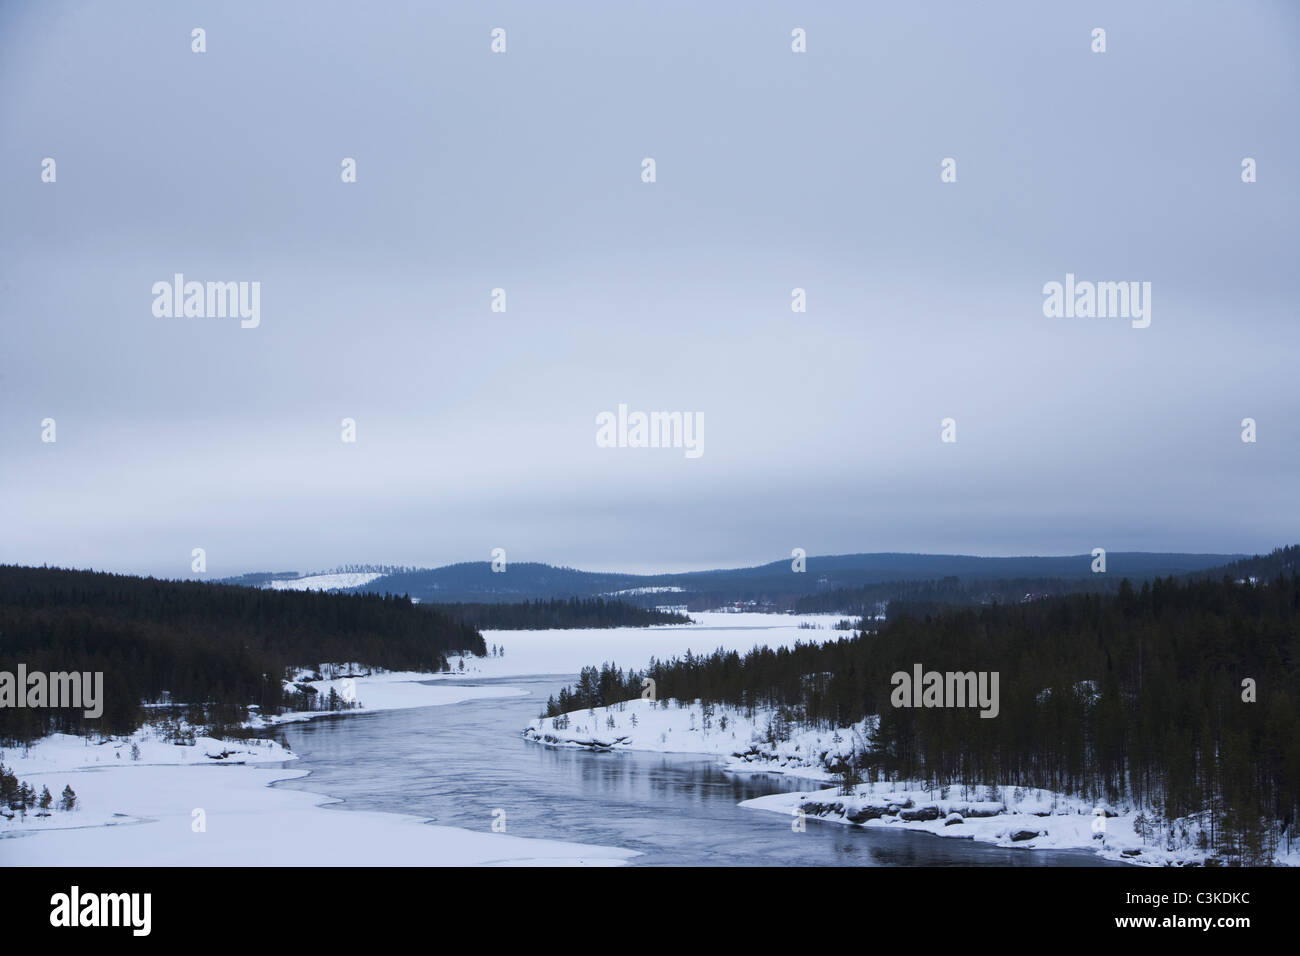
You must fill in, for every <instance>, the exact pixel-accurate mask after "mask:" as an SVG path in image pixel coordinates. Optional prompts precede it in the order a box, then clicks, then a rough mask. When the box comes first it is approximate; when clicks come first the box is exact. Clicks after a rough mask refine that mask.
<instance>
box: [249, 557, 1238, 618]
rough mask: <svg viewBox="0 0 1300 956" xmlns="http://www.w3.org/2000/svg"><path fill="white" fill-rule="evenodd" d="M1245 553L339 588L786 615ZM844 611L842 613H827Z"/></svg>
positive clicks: (886, 561) (510, 577)
mask: <svg viewBox="0 0 1300 956" xmlns="http://www.w3.org/2000/svg"><path fill="white" fill-rule="evenodd" d="M1245 557H1246V556H1245V555H1240V554H1179V553H1169V554H1166V553H1153V552H1140V551H1114V552H1110V553H1109V554H1107V556H1106V574H1105V576H1104V577H1103V576H1102V575H1094V574H1093V573H1092V570H1091V569H1092V560H1093V559H1092V556H1091V555H1090V554H1076V555H1066V556H1059V557H1031V556H1026V557H1012V558H982V557H975V556H971V555H942V554H938V555H936V554H905V553H889V552H886V553H876V554H843V555H827V556H820V557H819V556H813V557H809V558H808V559H807V561H806V570H805V571H804V572H803V573H794V572H793V571H792V570H791V560H790V559H789V558H783V559H781V560H779V561H773V562H770V563H768V564H763V565H759V566H757V567H751V568H735V569H719V570H715V571H691V572H684V573H680V574H654V575H637V574H621V573H616V572H595V571H580V570H577V569H575V568H564V567H554V566H552V565H549V564H539V563H535V562H528V563H519V564H508V565H507V566H506V570H505V571H504V572H494V571H493V570H492V567H491V564H490V563H489V562H487V561H471V562H463V563H460V564H452V565H447V566H446V567H441V568H430V569H423V570H411V569H404V570H400V571H395V572H393V573H388V574H383V575H380V576H377V577H375V578H374V579H373V580H371V581H367V582H366V583H364V584H359V585H358V586H356V587H343V588H339V590H348V591H355V592H374V593H381V594H382V593H390V594H408V595H410V596H411V597H412V598H413V599H415V600H418V601H420V602H423V603H502V602H507V603H517V602H520V601H535V600H539V599H546V600H549V599H552V598H564V599H568V598H593V597H606V598H608V597H615V598H617V599H618V600H621V601H626V602H628V603H630V604H636V605H639V606H642V607H654V606H658V605H665V604H671V605H685V606H687V607H688V608H689V609H691V610H704V609H706V608H710V607H720V606H723V605H733V604H737V603H740V604H748V605H752V606H754V607H756V608H763V609H769V610H787V609H794V608H795V607H796V606H798V605H799V602H800V601H801V600H802V599H806V598H810V597H813V596H817V595H828V594H830V593H832V592H835V591H837V590H851V589H863V588H867V587H869V586H874V588H875V590H876V591H877V592H879V593H873V594H872V595H870V600H872V601H875V600H887V599H889V597H890V596H892V594H893V592H894V591H895V590H896V589H895V588H892V587H889V585H890V584H891V583H893V582H941V581H943V579H945V578H955V579H957V580H958V581H959V582H968V583H969V585H970V586H969V587H967V586H963V587H962V588H960V589H958V590H962V591H966V590H969V591H973V592H974V593H977V594H983V593H992V592H995V591H996V592H998V593H1006V594H1009V593H1011V592H1013V591H1015V590H1016V589H1018V588H1020V587H1021V584H1022V583H1023V584H1024V585H1025V586H1026V590H1028V591H1042V592H1045V593H1064V592H1068V591H1074V590H1107V589H1108V587H1107V586H1105V585H1103V583H1102V582H1104V581H1111V580H1113V581H1114V582H1116V583H1118V581H1119V580H1120V579H1121V578H1125V577H1128V578H1131V579H1133V580H1135V581H1139V580H1149V579H1151V578H1155V577H1169V576H1179V575H1184V574H1188V573H1191V572H1197V571H1205V570H1207V569H1210V568H1222V567H1224V566H1227V565H1229V564H1231V563H1233V562H1237V561H1240V560H1241V559H1243V558H1245ZM247 577H249V576H247V575H246V576H245V578H247ZM269 577H270V576H268V583H269ZM276 577H281V576H280V575H277V576H276ZM999 581H1008V582H1016V583H1015V584H1014V585H1012V586H1011V589H1010V591H1006V590H1005V589H1001V588H998V587H993V586H990V584H989V582H999ZM1048 582H1070V583H1067V584H1064V585H1062V584H1059V583H1048ZM304 583H305V582H304ZM272 586H279V587H284V586H286V583H285V582H282V581H277V582H276V584H274V585H272ZM947 590H951V588H948V589H947ZM861 597H862V599H864V600H865V599H867V597H868V595H867V594H865V593H864V594H863V595H862V596H861ZM813 603H816V602H813ZM843 609H848V608H847V607H846V608H835V610H843Z"/></svg>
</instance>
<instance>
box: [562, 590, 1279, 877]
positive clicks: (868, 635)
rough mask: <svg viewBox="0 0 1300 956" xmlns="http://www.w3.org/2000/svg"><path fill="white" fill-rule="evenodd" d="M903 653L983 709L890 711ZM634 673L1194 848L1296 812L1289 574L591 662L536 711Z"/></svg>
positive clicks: (1259, 846) (883, 766)
mask: <svg viewBox="0 0 1300 956" xmlns="http://www.w3.org/2000/svg"><path fill="white" fill-rule="evenodd" d="M917 663H919V664H921V665H922V666H923V667H924V668H925V670H927V671H930V670H934V671H940V672H949V671H957V672H969V671H977V672H979V671H983V672H997V673H998V674H999V677H1000V698H1001V700H1000V710H999V713H998V716H997V717H996V718H994V719H986V718H982V717H980V715H979V712H978V710H976V709H973V708H971V709H962V708H953V707H934V708H901V707H899V708H896V707H894V706H892V704H891V699H890V695H891V692H892V691H893V689H894V685H893V684H892V683H891V676H892V675H893V674H894V673H895V672H898V671H904V672H910V671H911V669H912V667H913V665H914V664H917ZM646 677H649V678H652V679H653V680H654V681H655V684H656V689H657V694H658V696H659V697H660V698H677V699H679V700H688V701H689V700H696V699H700V700H703V701H706V702H713V703H721V704H726V705H730V706H733V707H739V708H746V709H750V710H752V709H769V708H770V709H773V710H774V711H775V713H776V717H777V719H776V720H774V724H775V725H776V726H777V727H778V728H779V729H778V730H777V731H776V735H777V737H778V738H779V737H780V736H781V735H782V734H783V733H784V734H787V735H788V730H789V729H793V728H798V727H804V726H816V727H819V728H828V727H832V726H834V727H846V726H848V725H850V724H852V723H855V722H857V721H860V720H862V719H863V718H864V717H866V716H868V715H873V714H879V715H880V720H879V726H878V728H877V731H876V733H875V734H874V737H873V739H872V740H871V741H870V745H869V747H868V748H867V750H866V751H865V752H863V753H861V754H859V755H857V757H856V758H855V759H856V760H857V761H858V763H859V767H858V769H860V770H861V771H862V772H863V773H865V774H867V775H875V776H876V777H877V778H879V779H915V780H923V781H927V782H929V783H931V784H933V785H936V786H942V785H946V784H954V783H963V782H964V783H969V784H974V785H993V786H998V785H1003V786H1023V787H1042V788H1045V789H1049V790H1054V791H1059V792H1064V793H1070V794H1075V795H1079V796H1083V797H1086V798H1089V799H1096V800H1102V799H1105V800H1110V801H1117V800H1120V799H1130V800H1133V801H1135V802H1136V803H1137V804H1139V805H1141V806H1144V807H1148V808H1151V812H1152V814H1153V818H1155V819H1159V818H1160V817H1163V821H1164V825H1165V826H1169V825H1170V824H1172V823H1173V822H1174V821H1177V820H1179V818H1184V817H1187V816H1189V815H1193V814H1198V813H1202V814H1205V815H1206V820H1205V822H1206V831H1207V839H1208V841H1209V847H1208V849H1209V850H1210V851H1215V850H1217V849H1220V848H1221V847H1222V846H1231V847H1236V849H1237V852H1238V857H1239V858H1243V859H1246V858H1267V857H1268V854H1269V853H1270V852H1271V848H1272V847H1275V846H1276V844H1277V841H1279V840H1281V839H1287V838H1289V830H1290V828H1291V827H1292V826H1293V825H1294V822H1295V820H1296V811H1297V809H1298V806H1300V706H1298V705H1300V575H1297V574H1295V573H1291V574H1287V575H1279V576H1278V577H1276V578H1274V579H1272V580H1269V581H1261V582H1259V583H1257V584H1254V585H1252V584H1250V583H1248V582H1242V583H1238V582H1237V581H1236V580H1234V579H1233V578H1231V577H1226V578H1223V579H1221V580H1217V581H1216V580H1198V579H1188V580H1177V579H1173V578H1166V579H1161V578H1157V579H1156V580H1154V581H1152V582H1149V583H1145V584H1143V585H1142V587H1141V588H1140V589H1135V588H1134V587H1133V586H1132V585H1131V584H1130V583H1129V582H1128V581H1127V580H1125V581H1123V582H1121V584H1120V585H1119V588H1118V591H1117V593H1116V594H1114V595H1097V594H1075V595H1067V596H1062V597H1050V598H1045V599H1042V600H1036V601H1031V602H1027V603H1023V604H1014V605H993V606H988V607H979V608H953V609H949V610H944V611H942V612H940V613H937V614H928V615H923V616H914V615H904V616H901V617H899V618H897V619H891V620H889V621H886V622H883V623H882V624H881V625H880V626H879V627H878V628H877V629H876V630H875V631H874V632H864V633H859V634H858V635H856V636H854V637H852V638H844V639H841V640H838V641H834V642H830V643H827V644H824V645H820V646H818V645H813V644H797V645H796V646H794V647H793V648H780V649H776V650H772V649H769V648H760V649H755V650H753V651H751V652H749V653H748V654H745V655H744V656H741V655H739V654H738V653H736V652H734V651H733V652H723V651H718V652H715V653H714V654H712V655H708V656H698V657H697V656H694V655H691V654H689V653H688V655H687V656H686V657H685V658H684V659H677V658H674V659H673V660H670V661H651V663H650V665H649V667H648V668H646V669H645V670H643V671H639V672H638V671H632V672H630V673H625V672H623V671H622V670H621V669H619V668H617V667H615V666H613V665H606V666H605V667H602V668H601V669H600V670H597V669H596V668H594V667H591V668H588V669H586V670H584V672H583V674H582V678H581V680H580V682H579V684H578V685H576V686H574V687H572V688H568V689H566V690H565V691H564V692H562V694H561V696H560V699H559V700H552V701H551V702H550V703H549V704H548V708H547V715H548V716H550V715H554V714H558V713H561V712H566V711H570V710H576V709H580V708H587V707H592V706H601V705H603V704H608V703H613V702H615V701H617V700H623V699H628V698H631V697H636V696H639V695H640V693H641V690H642V686H643V684H642V681H643V679H644V678H646ZM1246 680H1250V681H1253V682H1254V688H1255V689H1254V695H1253V696H1254V697H1255V698H1256V699H1255V700H1254V701H1253V702H1251V701H1248V700H1247V699H1245V698H1247V697H1249V696H1252V695H1251V694H1249V693H1248V692H1247V690H1246V689H1245V688H1244V687H1243V681H1246ZM1170 838H1171V839H1173V838H1174V837H1173V836H1171V837H1170Z"/></svg>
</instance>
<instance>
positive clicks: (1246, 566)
mask: <svg viewBox="0 0 1300 956" xmlns="http://www.w3.org/2000/svg"><path fill="white" fill-rule="evenodd" d="M1295 571H1300V544H1293V545H1289V546H1288V547H1285V548H1276V549H1274V550H1273V551H1270V552H1269V553H1268V554H1266V555H1263V556H1262V557H1261V556H1260V555H1258V554H1257V555H1255V556H1254V557H1252V558H1242V559H1240V560H1238V561H1232V562H1230V563H1228V564H1224V565H1221V566H1217V567H1213V568H1207V569H1206V570H1204V571H1200V572H1196V573H1195V576H1196V577H1200V578H1222V577H1229V578H1232V579H1233V580H1234V581H1239V580H1245V579H1249V578H1254V579H1255V580H1257V581H1269V580H1272V579H1273V578H1276V577H1277V576H1278V575H1279V574H1291V573H1293V572H1295Z"/></svg>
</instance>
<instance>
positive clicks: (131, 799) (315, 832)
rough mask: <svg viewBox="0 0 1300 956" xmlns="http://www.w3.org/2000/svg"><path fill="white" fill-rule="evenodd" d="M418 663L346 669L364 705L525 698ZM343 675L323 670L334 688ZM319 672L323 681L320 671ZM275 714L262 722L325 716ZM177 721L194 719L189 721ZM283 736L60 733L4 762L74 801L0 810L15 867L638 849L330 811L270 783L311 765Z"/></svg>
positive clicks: (452, 859) (361, 861) (599, 860)
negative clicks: (459, 682) (456, 680)
mask: <svg viewBox="0 0 1300 956" xmlns="http://www.w3.org/2000/svg"><path fill="white" fill-rule="evenodd" d="M430 676H431V675H428V674H419V673H403V674H393V673H389V674H372V675H370V676H368V677H355V678H351V680H352V682H353V683H352V685H350V686H349V691H350V692H355V698H356V700H357V701H358V703H360V704H361V705H362V706H361V707H359V708H357V709H354V710H348V711H342V712H334V713H335V715H338V714H340V713H341V714H346V715H356V714H364V713H375V712H378V711H386V710H402V709H413V708H422V707H436V706H440V705H446V704H452V703H458V702H461V701H468V700H477V699H483V698H489V697H517V696H520V695H522V694H525V693H526V692H525V691H523V690H520V689H518V688H513V687H471V686H445V685H432V686H430V685H425V684H419V683H416V681H421V680H427V679H429V677H430ZM346 679H348V678H336V679H334V680H333V681H321V682H319V683H320V684H321V685H324V690H325V692H328V689H329V685H331V684H335V685H337V686H339V687H342V686H343V685H342V684H341V682H342V681H343V680H346ZM313 683H317V682H313ZM330 713H331V712H328V711H324V712H322V711H309V712H302V713H298V714H287V715H280V716H278V717H276V718H273V719H271V720H268V721H263V722H262V723H263V724H264V725H265V726H268V727H269V726H272V725H274V724H277V723H284V722H295V721H303V720H310V719H312V718H315V717H320V716H325V715H328V714H330ZM180 729H181V730H182V731H184V730H185V728H183V727H182V728H180ZM293 759H296V757H295V755H294V754H292V753H291V752H289V751H287V750H286V749H285V748H284V747H283V746H282V745H281V744H280V743H278V742H276V741H274V740H232V741H225V740H216V739H213V738H209V737H201V736H199V737H195V738H194V739H193V742H192V743H190V742H189V741H188V739H186V742H185V743H183V744H180V745H178V744H176V743H174V742H171V741H168V740H165V739H163V737H162V730H161V729H160V727H159V726H157V725H146V726H145V727H143V728H141V729H140V730H138V731H137V732H136V733H135V734H132V735H130V736H129V737H114V738H109V739H106V740H103V741H95V740H92V739H90V738H83V737H70V736H67V735H62V734H59V735H54V736H51V737H47V738H45V739H43V740H40V741H37V742H35V743H33V744H32V745H31V746H30V747H27V748H8V749H6V750H5V751H4V752H3V756H2V757H0V760H3V762H4V764H5V765H6V766H7V767H9V768H10V769H11V770H12V771H13V772H14V773H15V774H16V775H17V776H18V777H19V778H20V779H22V780H24V781H27V782H28V783H30V784H31V785H32V786H33V787H34V788H36V790H37V791H38V792H39V790H40V789H41V788H42V787H45V786H48V787H49V789H50V790H51V792H52V793H54V794H56V796H57V794H59V793H61V792H62V789H63V787H65V786H70V787H71V788H72V789H73V791H74V792H75V793H76V796H77V808H76V809H74V810H71V811H55V812H53V813H52V814H51V815H50V816H48V817H38V816H37V815H36V814H35V812H29V813H28V814H27V815H26V817H25V818H23V817H22V815H20V814H15V815H14V819H12V820H8V819H4V818H0V863H3V864H4V865H9V866H74V865H75V866H107V865H138V866H144V865H151V866H152V865H156V866H245V865H252V866H322V867H336V868H346V867H350V866H448V865H454V866H471V865H487V866H492V865H519V866H526V865H545V866H566V865H578V866H611V865H620V864H622V863H624V862H626V861H627V860H628V859H630V858H631V857H634V856H636V853H635V852H634V851H630V850H623V849H618V848H615V847H605V846H587V845H582V844H577V843H568V842H564V841H556V840H546V839H529V838H523V837H516V836H510V835H507V834H504V833H492V832H488V831H482V832H480V831H472V830H466V829H460V828H456V827H446V826H432V825H427V824H426V822H425V818H421V817H417V816H409V815H402V814H392V813H379V812H368V811H355V812H348V813H339V812H336V811H332V810H329V809H327V807H328V806H329V805H330V804H332V803H336V802H337V801H335V800H333V799H331V798H329V797H326V796H322V795H321V794H316V793H310V792H307V791H301V790H290V789H280V788H273V787H272V786H271V784H272V783H275V782H276V781H280V780H292V779H299V778H302V777H305V776H306V775H307V771H305V770H293V769H288V768H285V767H284V766H283V764H284V763H285V762H286V761H290V760H293Z"/></svg>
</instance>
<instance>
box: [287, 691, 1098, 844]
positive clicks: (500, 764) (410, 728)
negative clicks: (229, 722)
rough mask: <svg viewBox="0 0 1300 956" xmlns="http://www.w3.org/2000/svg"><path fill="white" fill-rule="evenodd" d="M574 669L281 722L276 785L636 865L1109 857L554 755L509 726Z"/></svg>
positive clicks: (738, 778)
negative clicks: (506, 690)
mask: <svg viewBox="0 0 1300 956" xmlns="http://www.w3.org/2000/svg"><path fill="white" fill-rule="evenodd" d="M572 679H573V678H572V676H561V677H526V678H515V679H503V680H500V681H489V680H484V681H478V682H477V683H480V684H492V683H500V684H505V685H507V686H511V687H519V688H523V689H526V690H528V691H529V696H527V697H516V698H504V699H493V700H481V701H470V702H466V703H463V704H454V705H450V706H446V707H424V708H419V709H415V710H397V711H386V712H380V713H375V714H364V715H355V716H347V717H338V718H324V719H319V720H314V721H311V722H309V723H305V724H289V725H286V726H285V727H284V728H283V729H284V731H285V734H286V736H287V737H288V739H289V743H290V745H291V746H292V747H293V750H294V752H295V753H297V754H298V755H299V757H300V759H299V760H297V761H295V762H293V763H292V764H291V766H293V767H296V768H299V769H303V770H310V771H311V774H310V776H308V777H305V778H302V779H300V780H292V781H285V782H282V783H279V784H277V786H283V787H290V788H293V789H299V790H308V791H311V792H313V793H324V794H328V795H329V796H332V797H338V798H341V799H342V800H343V801H344V802H343V803H341V804H337V805H336V806H337V808H338V809H339V810H340V812H344V811H346V810H349V809H358V810H383V811H389V812H394V813H406V814H412V815H416V816H421V817H427V818H428V819H429V820H431V821H433V822H435V823H440V824H444V825H448V826H457V827H464V828H466V829H470V830H482V831H489V830H491V826H492V820H493V811H494V810H497V809H501V810H504V811H505V814H506V825H507V832H509V833H510V834H512V835H514V836H526V837H547V838H551V839H557V840H569V841H572V842H575V843H595V844H602V845H605V846H618V847H625V848H627V849H632V850H639V851H641V853H643V854H644V855H643V856H639V857H636V858H635V859H634V860H633V861H632V862H633V864H634V865H704V866H725V865H765V866H792V865H795V866H797V865H812V866H820V865H829V866H844V865H848V866H952V865H960V866H1035V865H1072V866H1095V865H1107V864H1106V862H1105V861H1102V860H1098V859H1097V858H1096V857H1095V856H1093V855H1092V854H1091V853H1088V852H1087V851H1061V850H1043V851H1026V850H1012V849H999V848H997V847H991V846H988V845H987V844H976V843H974V842H973V841H970V840H956V839H945V838H939V837H935V836H932V835H930V834H927V833H906V832H900V831H883V830H879V829H870V830H864V829H859V828H856V827H850V826H845V825H843V824H838V823H821V822H818V821H816V820H809V821H808V825H807V830H806V831H805V832H803V833H795V832H792V830H791V827H790V823H791V820H790V818H787V817H784V816H782V815H780V814H775V813H769V812H767V811H758V810H747V809H743V808H741V807H738V806H736V804H737V803H739V802H740V801H741V800H747V799H749V798H751V797H759V796H763V795H765V794H769V793H778V792H783V791H788V790H808V789H816V788H818V787H822V786H826V785H825V784H818V783H813V782H809V781H800V780H798V779H795V778H791V777H782V776H777V775H772V774H730V773H725V772H723V771H722V770H721V769H720V768H719V765H718V762H717V761H716V760H715V759H714V758H712V757H692V756H684V755H683V756H671V757H665V756H661V755H655V754H638V753H619V754H598V753H588V752H586V751H578V750H553V749H551V748H547V747H541V746H539V745H537V744H532V743H528V742H526V741H524V740H523V739H522V738H520V736H519V730H520V728H522V727H523V726H524V725H525V724H526V723H527V722H528V720H530V719H531V718H533V717H536V716H537V713H538V711H539V710H540V708H541V704H540V703H539V702H544V701H545V700H546V698H547V697H548V696H549V695H550V694H553V693H556V692H557V691H558V690H559V688H560V687H561V686H562V685H563V684H567V683H570V682H571V681H572Z"/></svg>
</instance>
